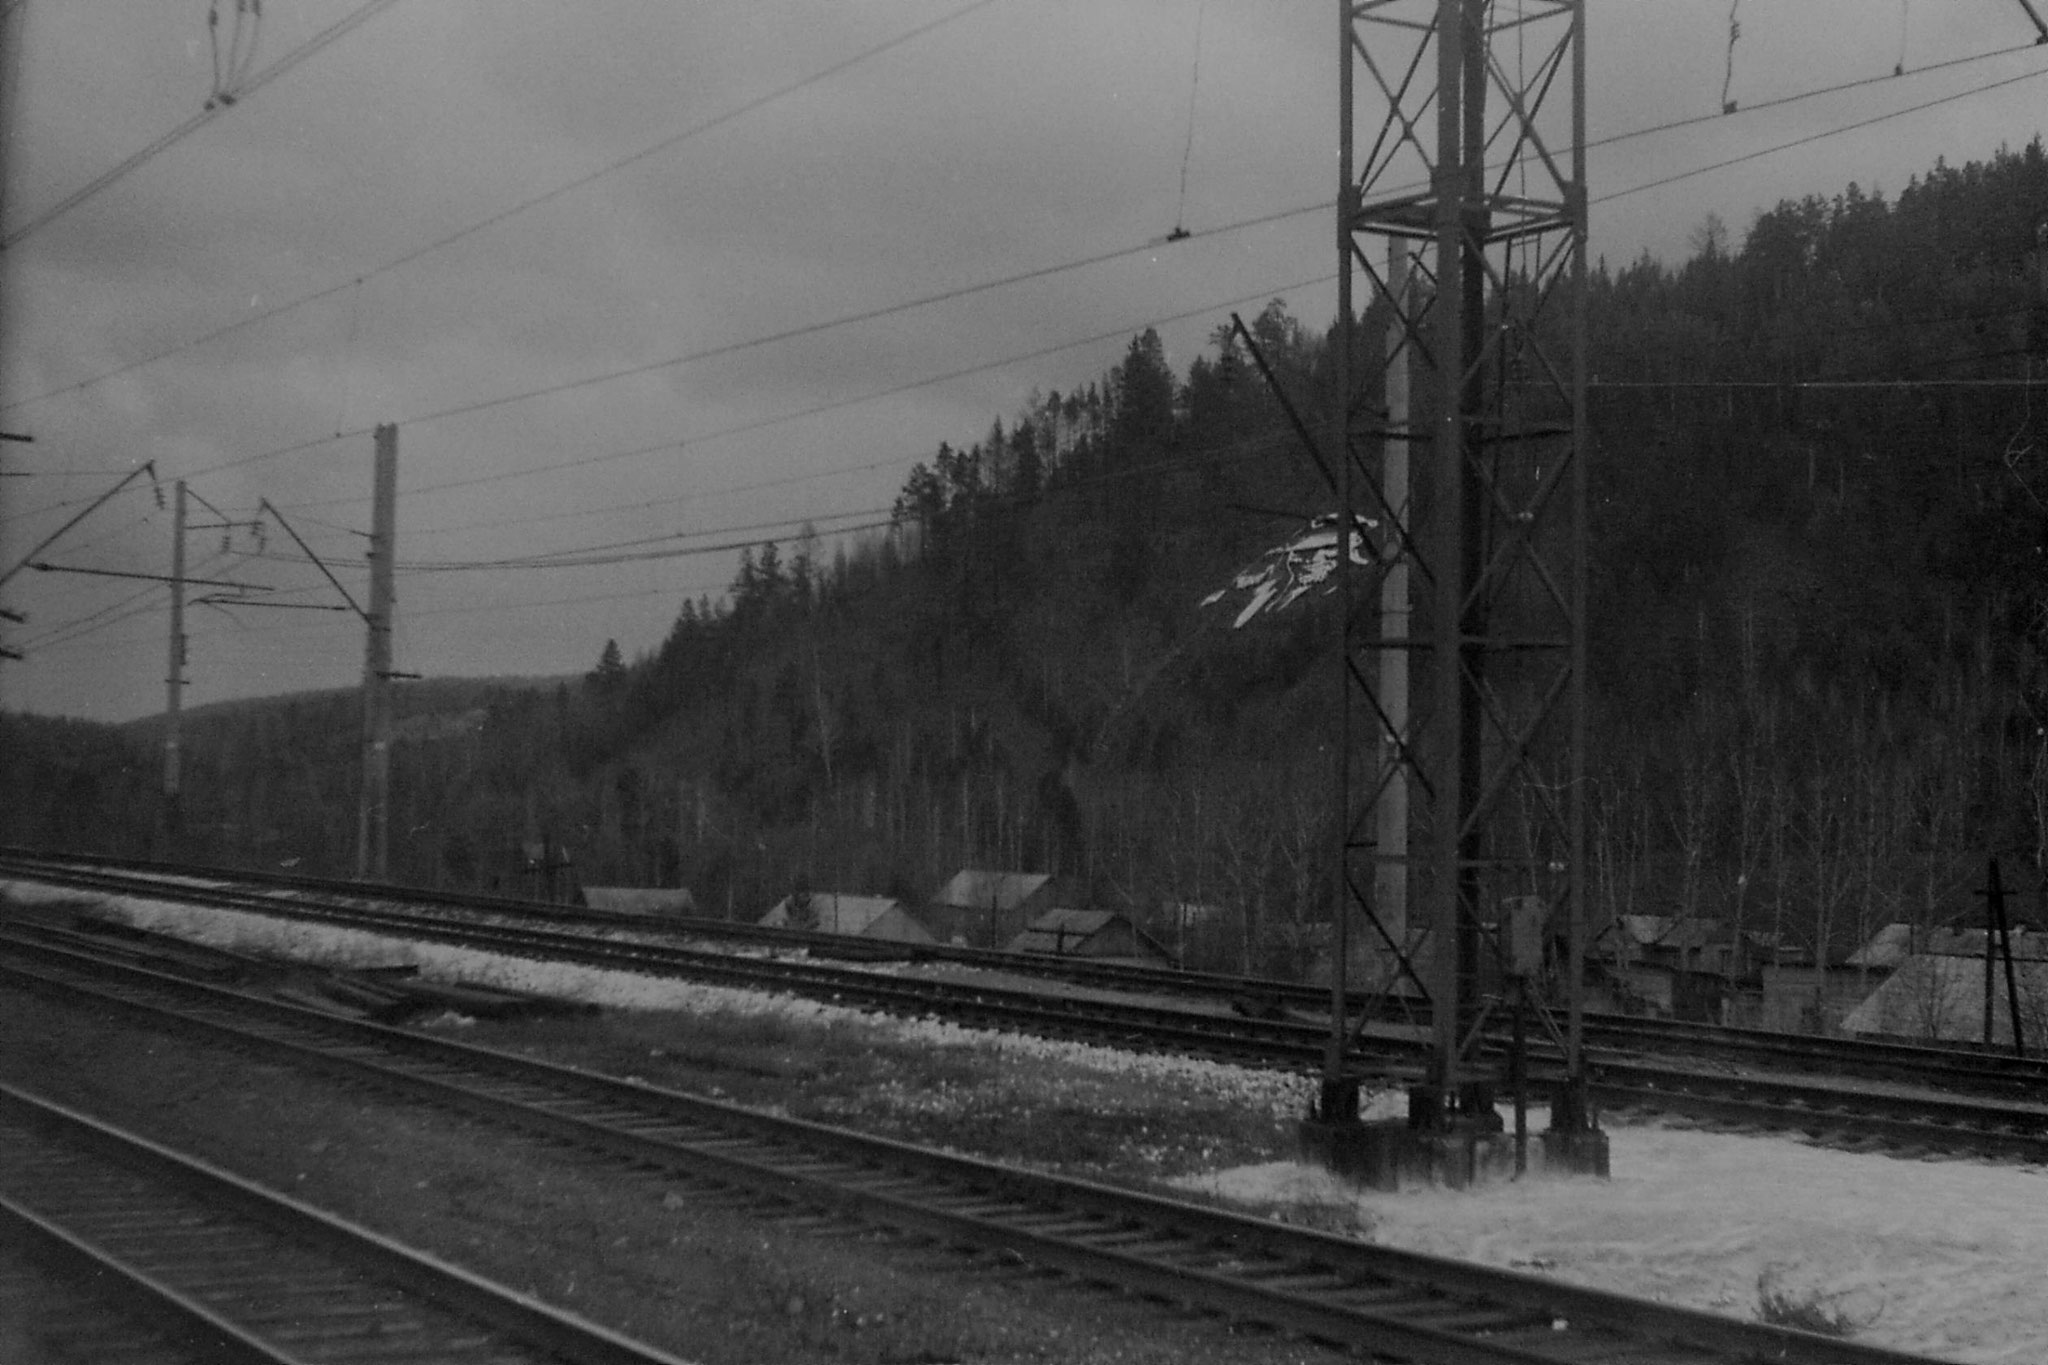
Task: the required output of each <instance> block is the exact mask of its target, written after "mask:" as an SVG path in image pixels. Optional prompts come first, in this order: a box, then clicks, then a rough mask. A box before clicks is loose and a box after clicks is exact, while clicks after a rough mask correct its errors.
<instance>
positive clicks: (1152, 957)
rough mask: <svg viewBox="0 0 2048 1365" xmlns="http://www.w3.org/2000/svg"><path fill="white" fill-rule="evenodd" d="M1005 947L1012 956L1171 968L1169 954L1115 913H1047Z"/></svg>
mask: <svg viewBox="0 0 2048 1365" xmlns="http://www.w3.org/2000/svg"><path fill="white" fill-rule="evenodd" d="M1008 947H1009V950H1010V951H1011V952H1013V953H1051V954H1053V955H1055V956H1059V957H1086V958H1096V959H1101V960H1107V961H1115V962H1131V963H1139V964H1143V965H1145V966H1150V967H1170V966H1172V965H1174V963H1173V955H1172V954H1171V953H1168V952H1167V951H1166V949H1165V948H1163V947H1161V946H1160V944H1159V943H1158V942H1157V941H1156V940H1155V939H1153V937H1152V936H1151V935H1150V934H1147V933H1146V932H1144V931H1143V930H1142V929H1140V928H1138V926H1137V925H1135V924H1133V923H1131V921H1130V919H1129V917H1127V916H1124V915H1120V914H1118V913H1116V912H1115V911H1114V910H1048V911H1046V912H1045V913H1044V914H1042V915H1040V916H1039V917H1038V918H1037V919H1034V920H1033V921H1031V923H1030V925H1028V926H1027V927H1026V928H1025V929H1024V930H1023V931H1022V932H1021V933H1019V934H1018V935H1017V936H1016V937H1014V938H1012V939H1011V940H1010V942H1009V944H1008Z"/></svg>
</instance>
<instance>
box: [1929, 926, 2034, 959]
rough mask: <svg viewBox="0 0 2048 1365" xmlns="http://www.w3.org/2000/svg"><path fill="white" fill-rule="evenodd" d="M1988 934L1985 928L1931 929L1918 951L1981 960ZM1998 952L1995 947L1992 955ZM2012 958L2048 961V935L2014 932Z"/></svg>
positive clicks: (2022, 931) (1940, 955)
mask: <svg viewBox="0 0 2048 1365" xmlns="http://www.w3.org/2000/svg"><path fill="white" fill-rule="evenodd" d="M1989 932H1990V931H1989V930H1986V929H1931V930H1929V931H1928V932H1927V933H1926V934H1924V935H1922V936H1921V939H1920V944H1919V948H1920V951H1921V952H1923V953H1930V954H1932V955H1934V956H1935V957H1969V958H1976V959H1978V960H1980V961H1981V960H1982V959H1983V957H1984V936H1985V935H1986V934H1987V933H1989ZM1998 951H1999V950H1998V948H1997V947H1996V946H1994V947H1993V948H1992V952H1993V953H1997V952H1998ZM2012 955H2013V957H2014V959H2015V960H2022V959H2023V960H2028V961H2035V962H2038V961H2041V960H2043V959H2048V934H2043V933H2040V932H2037V931H2036V932H2030V931H2028V930H2025V929H2015V930H2013V931H2012Z"/></svg>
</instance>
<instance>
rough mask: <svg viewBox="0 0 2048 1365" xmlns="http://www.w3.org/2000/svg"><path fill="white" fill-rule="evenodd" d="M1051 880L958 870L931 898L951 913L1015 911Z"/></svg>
mask: <svg viewBox="0 0 2048 1365" xmlns="http://www.w3.org/2000/svg"><path fill="white" fill-rule="evenodd" d="M1051 880H1052V878H1051V877H1050V876H1048V875H1046V874H1045V873H1042V872H984V871H979V870H977V869H973V868H962V869H961V870H960V871H958V872H955V873H954V874H953V876H952V878H951V879H950V880H948V881H947V883H946V884H945V885H944V886H942V887H940V888H939V890H938V892H937V894H936V895H934V896H933V897H932V904H934V905H944V906H947V907H950V908H952V909H955V910H995V911H1004V910H1015V909H1016V908H1017V907H1018V906H1020V905H1022V904H1024V902H1026V901H1028V900H1030V899H1031V898H1032V897H1033V896H1035V895H1037V894H1038V893H1039V891H1040V890H1041V889H1043V888H1044V886H1045V885H1046V883H1048V882H1050V881H1051Z"/></svg>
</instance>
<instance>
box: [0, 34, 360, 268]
mask: <svg viewBox="0 0 2048 1365" xmlns="http://www.w3.org/2000/svg"><path fill="white" fill-rule="evenodd" d="M396 3H398V0H368V3H366V4H365V5H364V6H363V7H362V8H361V9H359V10H357V11H355V13H353V14H351V15H349V16H348V17H347V18H346V19H341V20H338V21H337V22H335V23H334V24H332V25H331V26H329V27H327V28H325V29H322V30H321V31H320V32H319V33H316V34H314V35H313V36H312V37H311V38H309V39H307V40H306V41H305V42H303V43H301V44H300V45H299V46H298V47H296V48H294V49H292V50H291V51H290V52H287V53H286V54H285V55H284V56H282V57H279V58H278V59H277V60H276V61H274V62H272V63H271V64H270V65H269V66H266V67H264V68H263V70H262V71H261V72H259V73H257V75H256V77H255V78H254V79H253V80H250V81H248V82H247V83H245V84H244V85H243V87H242V91H241V94H242V96H248V95H253V94H254V93H256V91H257V90H259V89H260V88H262V87H263V86H266V85H268V84H270V82H272V81H274V80H276V79H277V78H278V77H279V76H282V75H284V74H285V72H287V71H290V70H291V69H292V68H293V67H295V66H297V65H298V64H299V63H301V62H303V61H305V60H306V59H307V58H309V57H311V56H313V55H314V54H315V53H317V52H319V51H321V50H322V49H323V48H325V47H327V46H328V45H329V44H330V43H333V42H336V41H337V40H339V39H341V38H343V37H346V36H347V35H348V34H349V33H352V32H354V31H355V30H356V29H357V28H359V27H361V26H362V25H363V24H365V23H367V22H368V21H369V20H371V19H374V18H376V17H377V16H378V15H379V14H382V13H383V12H384V11H385V10H387V9H390V8H391V6H393V5H394V4H396ZM225 107H226V106H225V105H223V104H218V103H213V102H209V104H208V107H207V108H205V109H202V110H200V111H199V112H198V113H196V114H194V115H193V116H192V117H191V118H188V119H186V120H185V121H184V122H183V123H181V124H179V125H178V126H177V127H175V128H173V129H171V130H170V131H169V132H167V133H165V134H164V135H163V136H161V137H159V138H158V139H157V140H156V141H154V142H152V143H150V144H149V145H148V146H147V147H144V148H142V149H141V150H140V151H138V152H135V153H133V154H131V155H130V156H128V157H126V158H125V159H123V160H122V161H121V162H120V163H119V164H117V165H115V166H114V167H112V168H111V169H109V170H106V171H102V172H101V173H100V174H99V175H97V176H95V177H94V178H93V179H91V180H89V181H87V182H86V183H85V184H84V185H81V186H80V187H79V188H77V189H75V190H73V191H72V192H71V193H69V194H67V195H65V196H64V197H63V198H62V199H59V200H58V201H57V202H56V203H54V204H52V205H51V206H50V207H48V208H46V209H44V210H43V211H42V212H41V213H38V214H37V215H36V216H35V217H33V218H31V219H29V220H28V221H27V222H26V223H23V224H22V225H21V226H20V227H18V228H14V229H12V230H11V231H8V232H6V233H4V234H0V251H6V250H8V249H10V248H12V247H13V246H14V245H15V244H16V243H18V242H20V241H21V240H22V239H24V238H26V237H28V236H29V235H31V234H32V233H35V232H38V231H40V230H41V229H42V228H44V227H45V226H47V225H48V224H49V223H51V222H52V221H54V220H55V219H57V218H60V217H62V216H63V215H65V214H67V213H69V212H71V210H73V209H75V208H77V207H78V206H79V205H80V204H82V203H84V202H85V201H86V200H88V199H90V198H92V197H93V196H94V195H96V194H98V193H99V192H100V191H101V190H103V189H105V188H106V187H107V186H109V185H111V184H113V183H114V182H115V181H116V180H119V179H120V178H121V177H122V176H124V175H127V174H128V173H129V172H130V171H132V170H135V169H136V168H137V167H139V166H141V165H143V164H144V163H145V162H148V161H152V160H154V159H155V158H156V157H158V156H159V155H161V154H162V153H163V152H164V151H165V150H167V149H168V148H169V147H170V146H171V145H172V144H173V143H176V142H179V141H181V140H182V139H184V138H185V137H186V136H188V135H189V134H191V133H192V132H194V131H195V130H197V129H198V128H199V127H201V126H202V125H204V124H206V123H209V122H211V121H212V120H213V119H215V118H217V117H219V115H220V113H221V111H222V110H223V109H224V108H225Z"/></svg>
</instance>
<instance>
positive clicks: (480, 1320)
mask: <svg viewBox="0 0 2048 1365" xmlns="http://www.w3.org/2000/svg"><path fill="white" fill-rule="evenodd" d="M0 1229H4V1231H5V1233H6V1235H7V1237H8V1239H9V1240H10V1241H13V1242H15V1243H17V1244H18V1245H20V1246H22V1247H25V1248H26V1249H27V1252H28V1255H29V1257H30V1258H31V1259H32V1260H33V1262H34V1264H35V1266H36V1269H37V1271H38V1272H39V1273H40V1274H42V1275H44V1276H50V1275H52V1274H54V1275H55V1276H56V1277H57V1278H58V1279H59V1280H60V1281H62V1280H69V1281H71V1282H73V1283H74V1284H77V1283H85V1284H89V1285H90V1286H91V1287H90V1289H89V1291H87V1294H88V1295H89V1297H87V1298H81V1297H80V1296H79V1295H77V1294H73V1295H71V1296H69V1298H68V1299H67V1300H65V1301H62V1302H57V1303H52V1304H48V1305H47V1306H46V1309H45V1311H44V1312H43V1313H42V1314H39V1315H37V1320H36V1321H34V1322H32V1323H31V1324H30V1325H29V1327H28V1332H29V1333H30V1334H31V1335H32V1336H33V1337H34V1338H35V1339H36V1341H35V1344H36V1346H37V1347H38V1348H40V1349H43V1350H47V1351H49V1352H50V1353H52V1354H53V1355H56V1354H59V1353H61V1354H62V1355H64V1356H67V1357H68V1358H72V1359H92V1360H96V1361H110V1360H116V1359H127V1360H131V1361H137V1362H140V1361H146V1360H164V1361H206V1362H214V1361H228V1362H237V1365H241V1363H245V1362H246V1363H247V1365H256V1363H257V1362H264V1363H266V1365H293V1363H300V1362H303V1363H304V1365H313V1363H314V1362H322V1361H341V1360H363V1359H371V1358H374V1359H375V1360H377V1361H379V1362H382V1363H383V1365H406V1362H413V1361H417V1362H421V1363H422V1365H426V1363H427V1362H432V1363H433V1365H523V1363H525V1362H531V1363H532V1365H543V1363H544V1362H552V1363H553V1365H564V1363H565V1362H574V1363H576V1365H682V1363H681V1362H679V1361H677V1359H676V1358H675V1357H674V1356H671V1355H668V1354H666V1353H664V1352H660V1351H656V1350H654V1349H652V1348H650V1347H645V1346H641V1345H638V1344H636V1343H633V1342H631V1341H628V1340H626V1339H625V1338H624V1337H621V1336H618V1335H617V1334H615V1333H613V1332H610V1331H607V1330H606V1329H604V1328H602V1327H599V1326H598V1325H596V1324H594V1323H590V1322H586V1321H583V1320H581V1319H579V1318H577V1317H575V1316H574V1315H571V1314H567V1313H563V1312H561V1311H559V1310H556V1309H552V1308H549V1307H548V1306H546V1305H545V1304H542V1303H539V1302H538V1301H536V1300H534V1299H531V1298H528V1297H526V1296H525V1295H522V1294H518V1293H515V1292H514V1291H512V1290H509V1289H505V1288H503V1287H501V1286H498V1285H494V1284H491V1283H489V1282H488V1281H485V1280H482V1279H479V1278H477V1277H476V1276H474V1275H470V1274H468V1273H466V1272H464V1271H462V1270H460V1269H458V1268H457V1267H455V1266H452V1265H449V1264H447V1263H445V1262H442V1261H439V1260H436V1259H434V1258H432V1257H429V1256H425V1255H423V1254H421V1253H419V1252H415V1251H410V1250H408V1249H407V1248H405V1247H403V1246H400V1245H399V1244H397V1243H395V1242H393V1241H391V1240H389V1239H387V1238H384V1237H380V1236H378V1235H377V1234H375V1233H372V1232H370V1231H368V1230H367V1229H364V1228H359V1227H356V1226H353V1225H351V1224H349V1223H346V1222H343V1221H341V1220H340V1219H337V1218H334V1217H332V1216H330V1215H328V1214H324V1213H321V1212H320V1211H319V1210H317V1209H313V1208H311V1207H308V1206H307V1205H304V1204H301V1203H299V1202H297V1201H296V1200H292V1199H289V1198H287V1197H285V1196H283V1195H280V1194H277V1193H275V1192H274V1191H270V1190H266V1189H264V1188H262V1187H261V1186H258V1185H255V1184H252V1183H251V1182H249V1181H246V1180H242V1179H240V1178H238V1177H236V1176H234V1175H231V1174H229V1173H228V1172H226V1171H223V1170H220V1169H218V1168H216V1167H213V1166H209V1165H207V1164H206V1163H204V1162H200V1161H197V1160H194V1159H193V1158H191V1157H187V1156H182V1155H180V1154H179V1153H177V1152H174V1151H172V1150H170V1149H169V1148H166V1147H163V1146H160V1145H158V1144H156V1143H153V1142H151V1141H149V1140H148V1139H146V1138H144V1137H141V1136H138V1135H136V1134H133V1133H128V1132H124V1131H122V1130H121V1129H118V1128H115V1127H114V1126H112V1125H110V1124H107V1123H103V1122H101V1121H99V1120H97V1119H94V1118H92V1117H90V1116H89V1115H86V1114H82V1113H80V1112H78V1111H76V1110H73V1109H68V1108H66V1107H64V1106H62V1105H59V1104H56V1103H54V1102H52V1101H50V1100H47V1099H44V1098H41V1097H39V1096H36V1095H33V1094H30V1093H29V1092H27V1091H24V1090H20V1089H17V1088H15V1087H12V1086H7V1085H0Z"/></svg>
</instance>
